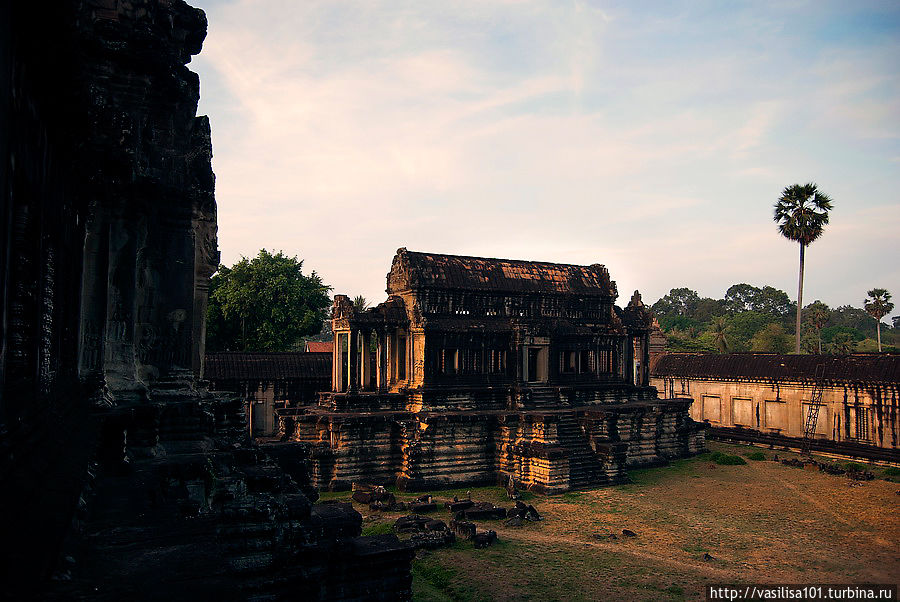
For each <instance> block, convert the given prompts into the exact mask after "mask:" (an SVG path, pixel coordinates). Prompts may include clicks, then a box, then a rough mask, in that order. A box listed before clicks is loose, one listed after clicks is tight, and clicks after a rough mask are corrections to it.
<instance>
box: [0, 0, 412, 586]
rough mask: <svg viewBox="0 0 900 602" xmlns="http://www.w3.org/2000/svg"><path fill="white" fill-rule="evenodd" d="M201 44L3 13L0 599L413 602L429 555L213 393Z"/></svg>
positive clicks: (113, 16)
mask: <svg viewBox="0 0 900 602" xmlns="http://www.w3.org/2000/svg"><path fill="white" fill-rule="evenodd" d="M205 35H206V17H205V15H204V13H203V12H202V11H200V10H198V9H195V8H192V7H190V6H188V5H187V4H185V3H184V2H183V1H182V0H167V1H157V0H128V1H121V2H116V1H110V0H78V1H76V0H60V1H58V2H49V3H46V2H9V3H2V4H0V156H2V157H3V160H2V161H0V216H2V219H3V223H4V224H5V226H4V227H3V228H0V232H2V238H0V281H2V282H3V286H2V287H0V313H2V316H0V323H2V325H3V328H2V329H0V504H2V506H0V514H2V516H4V517H6V518H5V520H3V521H0V541H2V542H3V543H4V544H9V545H4V546H3V549H2V551H0V582H2V583H3V588H4V589H3V593H2V594H0V596H2V597H4V598H6V597H10V598H12V599H32V598H40V599H45V598H46V599H60V600H86V599H91V600H94V599H107V600H120V599H121V600H134V599H195V600H205V599H223V600H226V599H278V598H287V597H297V598H299V599H311V600H312V599H329V600H345V599H355V600H394V599H398V598H399V599H405V598H408V597H409V596H410V579H411V578H410V572H409V564H410V561H411V558H412V555H413V550H412V547H411V546H409V545H407V544H403V543H401V542H399V541H398V540H397V539H396V537H393V536H386V537H381V538H375V539H373V538H360V537H359V534H360V528H361V517H360V516H359V514H358V513H357V512H355V511H354V510H353V509H352V508H351V507H349V505H343V506H341V505H331V506H316V505H313V504H312V501H314V500H315V499H316V496H317V493H316V492H315V490H314V488H313V487H311V485H310V479H309V476H310V475H309V473H308V471H307V469H306V467H305V460H306V459H307V458H309V457H310V456H311V454H312V452H311V450H310V445H308V444H305V443H288V444H283V445H279V446H270V447H268V448H266V450H265V451H260V450H259V449H252V448H247V447H244V446H243V445H242V442H243V439H244V434H245V433H246V427H245V424H244V408H243V407H242V405H241V403H240V400H239V399H238V398H237V397H236V396H233V395H220V394H214V393H211V392H209V391H208V390H207V389H206V388H205V387H204V386H203V382H202V380H200V377H201V376H202V372H203V357H204V352H203V342H204V327H205V326H204V316H205V313H206V299H207V289H208V279H209V277H210V275H211V274H212V273H213V271H214V270H215V269H216V267H217V265H218V259H219V258H218V250H217V246H216V206H215V199H214V196H213V188H214V176H213V173H212V169H211V164H210V160H211V156H212V145H211V140H210V130H209V123H208V121H207V119H206V118H205V117H198V116H196V109H197V101H198V98H199V81H198V78H197V76H196V75H195V74H194V73H192V72H191V71H190V70H188V68H187V67H186V63H188V62H189V61H190V58H191V56H192V55H194V54H196V53H197V52H199V50H200V47H201V44H202V42H203V39H204V37H205ZM60 558H67V559H68V560H65V561H63V562H59V559H60ZM51 576H55V577H56V579H54V580H52V581H51V580H50V578H51Z"/></svg>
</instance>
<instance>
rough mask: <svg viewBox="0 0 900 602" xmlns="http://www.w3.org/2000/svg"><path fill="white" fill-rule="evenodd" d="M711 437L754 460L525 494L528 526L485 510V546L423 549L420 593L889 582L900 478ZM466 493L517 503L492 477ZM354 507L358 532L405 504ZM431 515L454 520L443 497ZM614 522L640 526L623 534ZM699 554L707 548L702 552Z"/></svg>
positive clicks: (538, 595)
mask: <svg viewBox="0 0 900 602" xmlns="http://www.w3.org/2000/svg"><path fill="white" fill-rule="evenodd" d="M709 448H710V450H711V451H712V452H720V454H728V455H737V456H741V457H744V458H748V461H747V463H746V464H741V465H730V464H724V465H723V464H718V463H716V462H715V459H716V457H718V456H713V455H712V454H704V455H702V456H698V457H696V458H690V459H687V460H679V461H676V462H673V463H672V464H671V465H669V466H666V467H662V468H652V469H645V470H635V471H631V473H630V477H631V480H632V482H631V483H629V484H626V485H619V486H616V487H604V488H597V489H593V490H588V491H576V492H569V493H563V494H560V495H555V496H546V497H545V496H539V495H533V496H528V497H529V498H530V499H529V500H528V502H529V503H531V504H534V505H535V506H536V507H537V509H538V510H539V511H540V512H541V514H542V515H543V516H544V518H545V520H544V521H542V522H539V523H526V524H525V525H524V526H522V527H504V526H503V522H502V521H479V525H478V526H479V529H480V530H481V529H494V530H495V531H497V533H498V534H499V537H500V541H499V542H498V543H497V544H496V545H494V546H493V547H491V548H487V549H483V550H476V549H474V548H473V547H472V545H471V543H469V542H458V543H457V544H455V545H454V546H452V547H449V548H443V549H440V550H436V551H433V552H420V554H419V555H418V556H417V559H416V561H415V562H414V565H413V592H414V595H415V599H416V600H542V601H544V600H547V601H549V600H598V599H606V600H701V599H704V594H703V587H704V585H705V584H707V583H754V582H761V583H868V582H875V583H896V582H897V580H898V575H900V513H898V512H897V510H898V505H900V495H898V485H897V484H896V483H895V482H891V480H887V479H893V480H896V475H893V474H892V473H891V471H887V472H885V471H884V470H883V469H875V470H874V472H875V473H876V475H877V476H878V477H882V478H881V479H877V480H874V481H866V482H854V481H850V480H849V479H847V478H846V477H843V476H832V475H828V474H825V473H823V472H819V471H818V470H809V469H800V468H793V467H789V466H784V465H782V464H780V463H778V462H772V461H771V457H772V456H773V453H774V452H772V451H769V450H764V451H763V453H764V455H765V457H766V459H765V460H762V459H759V451H760V450H759V449H758V448H752V447H743V446H736V445H726V444H720V443H715V442H713V443H710V444H709ZM754 453H755V455H751V454H754ZM778 454H779V457H788V456H791V455H792V454H789V453H786V452H778ZM466 493H467V490H466V489H461V490H454V491H438V492H434V495H435V497H436V498H437V499H438V500H445V499H450V498H452V497H453V496H454V495H457V496H459V497H461V498H463V497H465V495H466ZM471 494H472V499H475V500H478V501H492V502H495V503H498V504H502V505H505V506H507V507H510V506H511V505H512V503H511V502H509V501H508V500H507V499H506V494H505V492H504V491H503V490H502V489H500V488H496V487H486V488H477V489H472V490H471ZM416 495H420V494H408V495H405V494H398V496H397V497H398V499H400V500H407V499H411V498H413V497H415V496H416ZM323 498H324V499H344V500H346V499H348V498H349V494H348V493H347V492H342V493H328V494H323ZM354 506H355V507H356V509H357V510H359V511H360V512H361V513H362V514H363V516H364V517H366V522H365V523H364V533H367V532H368V533H377V532H382V531H383V530H384V529H386V528H387V527H388V525H389V524H392V523H393V521H394V520H395V519H396V518H397V517H398V516H401V515H402V514H404V513H385V514H383V515H382V514H379V513H370V512H369V510H368V508H367V507H365V506H362V505H359V504H354ZM433 514H434V516H435V518H440V519H443V520H449V513H448V512H447V511H446V510H445V509H443V508H440V509H439V510H438V511H437V512H435V513H433ZM622 529H630V530H631V531H634V532H636V533H637V537H624V536H623V535H622ZM610 534H614V535H616V536H617V537H616V538H615V539H613V538H610V537H608V535H610ZM706 554H708V555H710V556H712V559H711V560H709V559H707V560H704V555H706Z"/></svg>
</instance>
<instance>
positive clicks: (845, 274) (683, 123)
mask: <svg viewBox="0 0 900 602" xmlns="http://www.w3.org/2000/svg"><path fill="white" fill-rule="evenodd" d="M192 3H193V4H194V5H196V6H199V7H200V8H203V9H204V10H205V11H206V13H207V18H208V20H209V34H208V36H207V38H206V42H205V43H204V48H203V51H202V53H201V54H200V55H198V56H196V57H194V59H193V61H192V62H191V64H190V65H189V66H190V68H191V69H192V70H194V71H196V72H197V73H198V74H199V75H200V80H201V99H200V107H199V113H200V114H207V115H209V118H210V121H211V124H212V135H213V153H214V157H213V169H214V170H215V172H216V198H217V201H218V207H219V216H218V222H219V247H220V250H221V252H222V263H224V264H225V265H231V264H233V263H235V262H236V261H238V260H239V259H240V258H241V257H242V256H248V257H252V256H254V255H256V254H257V253H258V252H259V250H260V249H261V248H266V249H268V250H270V251H276V250H282V251H283V252H284V253H285V254H287V255H291V256H294V255H296V256H297V257H299V258H300V259H302V260H303V261H304V269H305V271H312V270H315V271H316V272H317V273H318V274H319V275H320V276H321V277H322V279H323V280H324V281H325V282H326V283H327V284H329V285H331V286H332V287H333V291H332V292H333V293H341V294H347V295H350V296H351V297H353V296H355V295H359V294H361V295H363V296H365V297H366V298H367V299H368V300H369V301H370V302H374V303H377V302H380V301H383V300H384V298H385V297H386V295H385V292H384V289H385V275H386V273H387V271H388V270H389V268H390V263H391V259H392V257H393V255H394V253H395V252H396V250H397V249H398V248H399V247H407V248H408V249H410V250H415V251H429V252H436V253H451V254H460V255H475V256H485V257H505V258H513V259H531V260H540V261H551V262H559V263H574V264H593V263H602V264H605V265H606V266H607V268H609V270H610V274H611V276H612V278H613V279H614V280H615V281H616V282H617V283H618V290H619V295H620V296H619V301H618V302H619V304H625V303H627V302H628V299H629V297H630V296H631V293H632V292H633V291H634V290H635V289H639V290H640V291H641V293H642V295H643V298H644V300H645V302H650V303H652V302H653V301H655V300H656V299H658V298H659V297H661V296H662V295H664V294H666V293H667V292H668V291H669V290H670V289H671V288H674V287H684V286H686V287H689V288H691V289H694V290H696V291H698V292H699V293H700V295H701V296H709V297H713V298H721V297H722V296H723V295H724V293H725V291H726V290H727V288H728V287H729V286H731V285H732V284H735V283H740V282H746V283H749V284H753V285H756V286H763V285H771V286H775V287H776V288H779V289H782V290H784V291H786V292H787V293H788V294H789V295H790V296H791V297H792V298H794V299H795V298H796V292H797V270H798V255H799V248H798V246H797V244H796V243H793V242H790V241H788V240H786V239H784V238H783V237H781V235H780V234H779V232H778V230H777V226H776V224H775V222H774V221H773V218H772V215H773V205H774V203H775V202H776V200H777V199H778V197H779V195H780V194H781V191H782V190H783V189H784V188H785V187H786V186H789V185H791V184H796V183H801V184H802V183H806V182H815V183H816V184H817V185H818V186H819V189H820V190H821V191H823V192H825V193H827V194H828V195H829V196H831V198H832V199H833V202H834V209H833V211H832V212H831V222H830V224H829V225H828V226H827V227H826V229H825V232H824V234H823V236H822V237H821V238H820V239H819V240H817V241H816V242H814V243H813V244H812V245H811V246H810V247H809V249H808V250H807V253H806V277H805V285H804V305H805V304H807V303H809V302H811V301H813V300H814V299H821V300H822V301H824V302H825V303H827V304H829V305H831V306H839V305H845V304H851V305H854V306H857V307H861V306H862V303H863V301H864V299H865V296H866V291H868V290H869V289H871V288H873V287H882V288H887V289H888V290H889V291H891V292H892V293H893V294H894V300H895V301H897V303H896V304H897V305H900V261H898V258H900V242H898V241H900V3H897V2H892V1H884V2H865V1H854V2H846V1H845V0H841V1H838V2H828V1H809V2H806V1H792V0H778V1H776V2H771V3H768V2H763V1H757V0H754V1H749V2H721V1H709V2H702V1H696V2H680V1H672V2H563V1H560V0H547V1H534V2H527V1H516V0H472V1H468V0H461V1H454V2H446V1H434V2H432V1H429V0H417V1H413V2H403V1H400V0H396V1H391V2H379V1H377V0H370V1H359V2H351V1H342V0H327V1H323V2H317V1H314V0H304V1H303V2H297V1H296V0H192ZM897 313H900V312H898V311H895V312H894V314H897Z"/></svg>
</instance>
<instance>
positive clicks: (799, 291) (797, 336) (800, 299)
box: [794, 242, 806, 353]
mask: <svg viewBox="0 0 900 602" xmlns="http://www.w3.org/2000/svg"><path fill="white" fill-rule="evenodd" d="M805 251H806V245H804V244H803V243H802V242H801V243H800V284H799V285H798V287H797V330H796V331H795V336H794V341H795V343H794V353H800V311H801V309H802V308H803V255H804V253H805Z"/></svg>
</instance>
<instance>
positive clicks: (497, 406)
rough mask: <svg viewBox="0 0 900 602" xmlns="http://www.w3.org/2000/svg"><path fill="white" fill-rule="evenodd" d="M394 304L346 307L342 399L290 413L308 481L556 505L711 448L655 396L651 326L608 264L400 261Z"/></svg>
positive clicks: (288, 428) (343, 300)
mask: <svg viewBox="0 0 900 602" xmlns="http://www.w3.org/2000/svg"><path fill="white" fill-rule="evenodd" d="M387 293H388V295H389V296H388V299H387V300H386V301H385V302H384V303H381V304H379V305H378V306H377V307H374V308H372V309H367V310H365V311H359V310H358V309H356V308H355V307H354V306H353V304H352V303H351V301H350V299H349V298H348V297H346V296H344V295H337V296H336V297H335V300H334V308H333V324H332V329H333V332H334V359H333V362H332V364H333V368H332V370H333V374H332V391H330V392H324V393H322V394H321V395H320V396H319V403H318V405H317V406H315V407H307V408H299V409H289V410H285V411H283V412H281V416H280V422H281V431H282V434H283V437H284V438H285V439H287V440H292V441H301V442H307V443H310V444H312V445H313V451H312V464H313V468H312V478H313V483H314V484H315V485H317V486H319V487H323V488H332V489H339V488H344V487H349V486H350V484H351V482H353V481H360V480H363V481H373V480H374V481H378V482H381V483H392V482H396V483H397V484H398V485H399V486H401V487H405V488H407V489H423V488H432V487H442V486H450V485H470V484H478V483H496V482H498V481H500V482H507V481H508V480H509V479H510V478H512V479H513V480H514V481H515V482H516V483H517V484H518V486H520V487H527V488H529V489H532V490H535V491H540V492H546V493H556V492H560V491H566V490H568V489H571V488H576V487H585V486H589V485H597V484H605V483H617V482H620V481H622V480H623V479H625V478H626V474H625V468H626V466H643V465H649V464H655V463H662V462H666V461H667V460H669V459H671V458H678V457H683V456H686V455H689V454H693V453H696V452H698V451H699V450H701V449H702V448H703V445H704V435H703V430H702V429H701V428H700V427H699V426H698V425H697V424H696V423H694V422H693V421H692V420H691V419H690V418H689V417H688V413H687V410H688V406H689V404H690V401H689V400H660V399H658V398H657V394H656V390H655V389H653V388H652V387H650V386H649V377H650V373H649V360H648V358H649V333H650V330H651V326H652V318H651V314H650V312H649V310H648V309H647V308H646V307H645V306H644V304H643V303H642V302H641V297H640V294H638V293H637V292H635V294H634V296H633V297H632V298H631V300H630V302H629V303H628V305H627V306H626V307H625V308H624V309H621V308H619V307H617V306H616V305H615V304H614V303H615V300H616V297H617V291H616V285H615V283H614V282H613V281H611V280H610V277H609V273H608V271H607V269H606V268H605V267H604V266H602V265H591V266H577V265H564V264H553V263H542V262H531V261H518V260H508V259H485V258H480V257H462V256H453V255H439V254H433V253H417V252H412V251H408V250H406V249H405V248H402V249H400V250H398V251H397V254H396V256H395V257H394V260H393V264H392V266H391V270H390V272H389V273H388V275H387Z"/></svg>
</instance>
